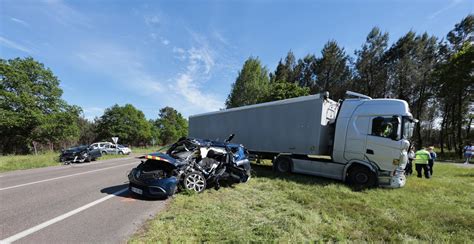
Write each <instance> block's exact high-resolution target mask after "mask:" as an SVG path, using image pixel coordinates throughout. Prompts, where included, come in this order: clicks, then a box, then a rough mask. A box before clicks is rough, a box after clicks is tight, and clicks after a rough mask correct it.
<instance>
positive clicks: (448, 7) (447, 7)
mask: <svg viewBox="0 0 474 244" xmlns="http://www.w3.org/2000/svg"><path fill="white" fill-rule="evenodd" d="M462 1H463V0H452V1H451V2H450V3H449V4H448V5H447V6H446V7H444V8H441V9H440V10H438V11H436V12H434V13H433V14H431V15H430V16H428V19H434V18H436V17H437V16H438V15H440V14H442V13H443V12H445V11H448V10H449V9H451V8H453V7H455V6H456V5H458V4H460V3H461V2H462Z"/></svg>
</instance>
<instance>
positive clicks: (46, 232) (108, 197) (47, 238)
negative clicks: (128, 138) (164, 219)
mask: <svg viewBox="0 0 474 244" xmlns="http://www.w3.org/2000/svg"><path fill="white" fill-rule="evenodd" d="M139 162H140V160H139V159H136V158H133V157H127V158H120V159H111V160H106V161H98V162H92V163H83V164H73V165H65V166H54V167H47V168H39V169H30V170H20V171H14V172H7V173H2V174H0V243H9V242H15V243H123V242H126V241H127V239H128V237H129V236H130V235H131V234H133V233H134V232H136V231H137V230H138V229H139V228H140V227H141V226H142V224H143V222H144V221H145V220H147V219H149V218H150V217H152V216H154V215H155V214H156V213H157V212H159V211H161V210H163V209H164V208H165V205H166V204H167V201H159V200H158V201H151V200H150V201H148V200H140V199H135V198H132V197H130V196H129V192H128V190H127V184H128V179H127V173H128V171H129V170H131V169H132V168H133V167H134V166H136V165H138V163H139Z"/></svg>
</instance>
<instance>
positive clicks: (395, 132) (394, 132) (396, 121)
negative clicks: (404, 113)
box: [390, 116, 401, 141]
mask: <svg viewBox="0 0 474 244" xmlns="http://www.w3.org/2000/svg"><path fill="white" fill-rule="evenodd" d="M390 122H391V123H392V133H391V134H390V139H392V140H394V141H398V140H400V135H399V133H398V131H399V127H400V124H401V121H400V117H398V116H393V117H392V119H391V121H390Z"/></svg>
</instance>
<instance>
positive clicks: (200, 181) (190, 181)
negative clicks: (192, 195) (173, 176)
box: [186, 174, 204, 192]
mask: <svg viewBox="0 0 474 244" xmlns="http://www.w3.org/2000/svg"><path fill="white" fill-rule="evenodd" d="M186 188H187V189H189V190H194V191H197V192H201V191H202V190H204V178H203V177H202V176H201V175H199V174H191V175H188V177H186Z"/></svg>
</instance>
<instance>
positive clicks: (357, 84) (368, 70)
mask: <svg viewBox="0 0 474 244" xmlns="http://www.w3.org/2000/svg"><path fill="white" fill-rule="evenodd" d="M387 45H388V33H386V32H385V33H382V32H381V31H380V29H379V28H377V27H374V28H373V29H372V30H371V31H370V33H369V34H368V35H367V38H366V41H365V43H364V44H363V45H362V48H361V50H356V51H355V54H356V56H357V60H356V62H355V68H356V71H357V73H356V77H355V80H354V90H356V91H358V92H360V93H363V94H366V95H368V96H370V97H385V95H386V89H387V79H388V76H387V68H386V64H385V52H386V50H387Z"/></svg>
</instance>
